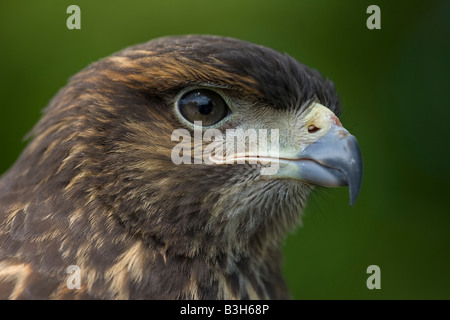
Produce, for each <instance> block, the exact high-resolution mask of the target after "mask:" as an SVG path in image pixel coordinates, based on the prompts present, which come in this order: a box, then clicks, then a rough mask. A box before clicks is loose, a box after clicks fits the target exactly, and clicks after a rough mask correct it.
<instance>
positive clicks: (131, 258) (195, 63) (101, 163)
mask: <svg viewBox="0 0 450 320" xmlns="http://www.w3.org/2000/svg"><path fill="white" fill-rule="evenodd" d="M189 87H193V88H197V87H199V88H210V89H212V90H218V91H220V93H221V94H222V95H224V96H226V99H228V100H229V101H231V103H232V104H233V106H234V107H233V108H234V109H233V113H234V114H235V116H234V117H232V118H230V120H229V121H226V122H225V123H223V125H221V126H220V127H219V129H220V130H221V131H224V130H225V129H227V128H245V127H250V126H253V127H257V128H280V147H286V146H291V145H295V144H298V145H295V147H296V148H299V147H301V145H302V144H304V145H303V146H306V145H308V144H311V143H313V142H314V141H315V140H317V138H314V139H313V138H311V137H310V138H307V137H306V136H305V135H304V134H301V132H303V131H302V130H303V129H304V126H305V125H306V124H305V123H302V119H303V118H304V117H305V115H307V114H308V112H309V111H310V109H311V108H310V107H311V106H312V105H313V103H320V104H321V105H324V106H326V107H327V108H328V109H329V110H331V111H332V112H334V113H335V114H336V115H339V113H340V106H339V100H338V97H337V94H336V93H335V91H334V88H333V85H332V83H331V82H330V81H327V80H324V79H323V78H322V76H320V75H319V73H318V72H316V71H314V70H311V69H309V68H308V67H306V66H304V65H302V64H300V63H298V62H296V61H295V60H294V59H292V58H291V57H289V56H288V55H286V54H280V53H278V52H276V51H274V50H271V49H268V48H265V47H262V46H257V45H254V44H250V43H248V42H243V41H239V40H235V39H229V38H222V37H213V36H186V37H168V38H161V39H157V40H154V41H151V42H148V43H145V44H142V45H138V46H134V47H130V48H128V49H125V50H123V51H121V52H119V53H116V54H114V55H112V56H110V57H107V58H105V59H103V60H100V61H99V62H97V63H94V64H92V65H90V66H89V67H87V68H86V69H84V70H82V71H81V72H79V73H78V74H76V75H75V76H74V77H73V78H72V79H71V80H70V82H69V83H68V85H67V86H66V87H64V88H63V89H61V90H60V92H59V93H58V94H57V95H56V96H55V97H54V99H53V100H52V101H51V103H50V105H49V106H48V107H47V108H46V109H45V113H44V115H43V117H42V119H41V120H40V121H39V123H38V124H37V125H36V127H35V128H34V130H33V131H32V134H31V137H32V139H31V141H30V143H29V145H28V146H27V147H26V149H25V150H24V152H23V154H22V155H21V156H20V158H19V159H18V160H17V162H16V163H15V164H14V165H13V167H12V168H11V169H10V170H9V171H8V172H7V173H6V174H5V175H4V176H3V177H2V178H1V180H0V298H2V299H8V298H9V299H21V298H25V299H27V298H28V299H87V298H92V299H235V298H237V299H239V298H243V299H246V298H250V299H256V298H273V299H281V298H289V293H288V290H287V288H286V284H285V282H284V280H283V277H282V273H281V265H282V257H281V243H282V241H283V239H284V236H285V233H286V231H287V230H289V229H291V228H293V227H294V226H295V225H296V223H297V222H298V220H299V218H300V214H301V212H302V210H303V208H304V206H305V204H306V199H307V197H308V195H309V193H310V191H311V190H312V189H313V185H312V184H311V183H307V182H305V181H302V180H300V179H261V177H260V175H259V171H258V166H257V165H204V164H191V165H175V164H174V163H173V162H172V161H171V150H172V148H173V147H174V145H176V143H177V142H174V141H171V139H170V137H171V134H172V132H173V131H174V130H175V129H178V128H187V129H188V130H190V131H192V128H190V127H187V126H186V124H185V123H184V122H183V121H181V120H180V118H179V115H177V114H176V113H175V112H174V108H175V107H174V105H175V101H176V99H177V97H178V96H179V94H180V92H182V91H183V90H185V89H186V88H189ZM308 139H309V140H308ZM358 188H359V187H358ZM70 265H77V266H79V267H80V270H81V288H80V289H69V288H68V287H67V284H66V280H67V278H68V276H69V275H68V274H67V273H66V270H67V268H68V266H70Z"/></svg>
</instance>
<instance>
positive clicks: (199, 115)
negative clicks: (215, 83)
mask: <svg viewBox="0 0 450 320" xmlns="http://www.w3.org/2000/svg"><path fill="white" fill-rule="evenodd" d="M178 109H179V110H180V113H181V115H182V116H183V117H184V118H185V119H186V120H187V121H189V122H192V123H194V121H201V122H202V126H204V127H205V126H212V125H214V124H216V123H218V122H219V121H220V120H222V119H223V118H225V117H226V116H227V115H228V114H229V112H230V109H229V108H228V106H227V104H226V102H225V101H224V100H223V98H222V97H221V96H220V95H219V94H218V93H216V92H214V91H212V90H207V89H197V90H192V91H189V92H187V93H185V94H184V95H183V96H182V97H181V98H180V99H179V100H178Z"/></svg>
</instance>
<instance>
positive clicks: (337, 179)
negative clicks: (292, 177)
mask: <svg viewBox="0 0 450 320" xmlns="http://www.w3.org/2000/svg"><path fill="white" fill-rule="evenodd" d="M296 158H297V159H295V160H289V162H294V163H295V165H296V166H297V167H298V169H299V170H298V178H300V179H301V180H305V181H307V182H310V183H312V184H315V185H319V186H324V187H344V186H348V187H349V192H350V205H351V206H353V205H354V203H355V201H356V198H357V197H358V194H359V190H360V188H361V182H362V171H363V166H362V155H361V150H360V149H359V145H358V142H357V140H356V138H355V137H354V136H353V135H351V134H350V133H349V132H348V131H347V130H346V129H344V128H343V127H341V126H337V125H332V126H331V128H330V130H329V131H328V133H326V134H325V135H324V136H322V137H321V138H320V139H319V140H317V141H315V142H314V143H312V144H310V145H309V146H308V147H306V148H305V149H304V150H303V151H301V152H300V153H298V154H297V156H296Z"/></svg>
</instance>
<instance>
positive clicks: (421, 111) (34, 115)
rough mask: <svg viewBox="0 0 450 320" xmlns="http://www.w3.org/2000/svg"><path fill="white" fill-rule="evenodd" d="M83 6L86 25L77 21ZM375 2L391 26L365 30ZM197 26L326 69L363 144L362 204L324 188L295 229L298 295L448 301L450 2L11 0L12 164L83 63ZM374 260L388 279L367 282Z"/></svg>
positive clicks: (5, 43) (5, 6)
mask: <svg viewBox="0 0 450 320" xmlns="http://www.w3.org/2000/svg"><path fill="white" fill-rule="evenodd" d="M71 4H77V5H79V6H80V8H81V30H68V29H67V28H66V19H67V17H68V16H69V15H68V14H66V8H67V7H68V6H69V5H71ZM371 4H376V5H378V6H379V7H380V8H381V27H382V28H381V30H368V29H367V28H366V19H367V18H368V16H369V15H368V14H367V13H366V8H367V7H368V6H369V5H371ZM190 33H199V34H217V35H225V36H231V37H237V38H240V39H244V40H248V41H251V42H255V43H259V44H263V45H266V46H269V47H272V48H274V49H277V50H279V51H282V52H287V53H289V54H290V55H291V56H293V57H294V58H296V59H298V60H299V61H302V62H303V63H305V64H307V65H309V66H310V67H313V68H316V69H318V70H319V71H320V72H321V73H322V74H324V75H325V76H326V77H328V78H330V79H332V80H333V82H334V83H335V85H336V87H337V90H338V92H339V94H340V96H341V100H342V104H343V108H344V113H343V115H342V117H341V120H342V122H343V124H344V126H346V127H347V128H348V129H349V130H350V131H351V132H352V133H353V134H354V135H356V136H357V138H358V141H359V142H360V146H361V149H362V152H363V156H364V165H365V172H364V181H363V187H362V192H361V195H360V198H359V199H358V201H357V203H356V206H355V207H349V206H348V194H347V190H346V189H332V190H330V189H320V190H318V191H317V192H316V193H315V194H314V195H313V197H312V199H311V201H310V204H309V207H308V209H307V210H306V212H305V215H304V218H303V226H302V227H300V228H297V229H295V231H293V233H292V234H291V235H290V236H289V237H288V238H287V240H286V245H285V252H286V258H285V275H286V278H287V281H288V284H289V287H290V289H291V291H292V294H293V297H294V298H296V299H407V298H410V299H432V298H434V299H450V272H449V270H450V250H449V245H450V228H449V227H450V214H449V213H450V210H449V209H448V207H447V204H448V201H447V199H446V196H447V194H448V191H449V187H448V181H449V178H450V170H449V168H448V166H449V160H450V159H449V143H448V141H449V133H448V122H449V119H450V113H449V109H450V108H449V107H450V106H449V102H450V99H449V88H450V86H449V75H448V73H449V71H450V65H449V57H450V52H449V48H450V46H449V39H450V2H449V1H445V0H443V1H421V2H414V1H403V0H402V1H372V0H371V1H366V0H347V1H331V0H330V1H325V0H322V1H317V0H315V1H314V0H308V1H307V0H304V1H294V0H290V1H288V0H284V1H265V0H248V1H235V0H232V1H214V2H213V1H196V0H191V1H182V0H178V1H167V0H166V1H162V0H158V1H139V0H129V1H124V0H122V1H118V0H117V1H105V0H101V1H87V0H75V1H61V0H58V1H57V0H48V1H23V0H15V1H12V0H9V1H2V2H1V3H0V39H1V50H0V97H1V102H0V103H1V104H0V149H1V150H2V152H1V155H2V156H1V158H0V173H1V172H4V171H6V170H7V169H8V168H9V167H10V166H11V164H12V163H13V162H14V161H15V160H16V159H17V157H18V155H19V154H20V152H21V150H23V148H24V146H25V142H24V140H23V137H24V136H25V134H26V133H27V132H28V131H29V130H30V129H31V128H32V126H33V125H34V124H35V123H36V121H37V120H38V119H39V117H40V110H41V109H43V108H44V107H45V105H46V104H47V103H48V101H49V100H50V99H51V98H52V96H53V95H55V94H56V92H57V90H58V89H59V88H61V87H62V86H64V84H65V83H66V82H67V79H68V78H69V77H70V76H71V75H73V74H75V73H76V72H77V71H79V70H81V69H82V68H84V67H85V66H87V65H88V64H89V63H91V62H94V61H96V60H98V59H100V58H102V57H104V56H107V55H110V54H111V53H113V52H115V51H118V50H120V49H122V48H124V47H126V46H130V45H133V44H136V43H141V42H145V41H148V40H150V39H152V38H156V37H160V36H165V35H174V34H190ZM446 208H447V209H446ZM372 264H375V265H378V266H380V268H381V290H368V289H367V287H366V279H367V277H368V274H366V269H367V267H368V266H369V265H372Z"/></svg>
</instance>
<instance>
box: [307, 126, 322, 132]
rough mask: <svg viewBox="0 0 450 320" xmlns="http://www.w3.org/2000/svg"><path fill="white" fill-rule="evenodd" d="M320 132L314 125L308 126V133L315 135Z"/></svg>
mask: <svg viewBox="0 0 450 320" xmlns="http://www.w3.org/2000/svg"><path fill="white" fill-rule="evenodd" d="M319 130H320V128H318V127H316V126H315V125H313V124H311V125H309V126H308V132H309V133H314V132H317V131H319Z"/></svg>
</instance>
